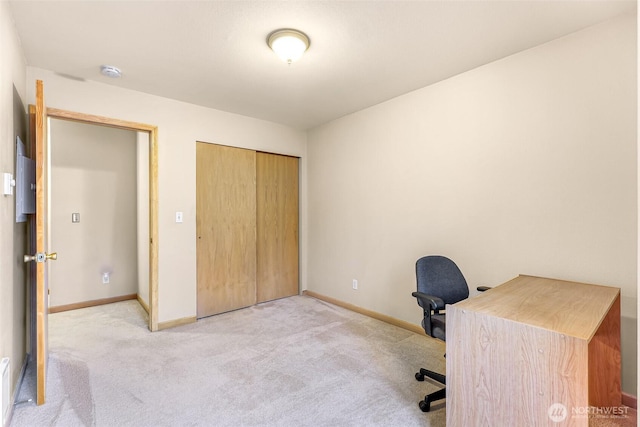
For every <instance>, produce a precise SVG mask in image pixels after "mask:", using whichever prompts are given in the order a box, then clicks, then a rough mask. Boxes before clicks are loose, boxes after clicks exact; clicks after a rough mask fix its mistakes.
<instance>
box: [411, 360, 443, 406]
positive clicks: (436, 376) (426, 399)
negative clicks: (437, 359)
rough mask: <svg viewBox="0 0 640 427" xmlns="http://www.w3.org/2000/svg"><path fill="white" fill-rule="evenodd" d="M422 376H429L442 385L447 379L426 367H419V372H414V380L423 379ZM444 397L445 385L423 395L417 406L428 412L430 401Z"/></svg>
mask: <svg viewBox="0 0 640 427" xmlns="http://www.w3.org/2000/svg"><path fill="white" fill-rule="evenodd" d="M424 377H429V378H431V379H433V380H436V381H437V382H439V383H440V384H443V385H445V384H446V383H447V379H446V377H445V376H444V375H442V374H439V373H437V372H433V371H430V370H428V369H423V368H420V372H416V380H418V381H424ZM445 397H447V389H446V387H445V388H443V389H440V390H438V391H434V392H433V393H429V394H427V395H426V396H425V397H424V400H421V401H420V402H418V406H419V407H420V409H421V410H422V412H429V410H430V409H431V402H435V401H436V400H441V399H444V398H445Z"/></svg>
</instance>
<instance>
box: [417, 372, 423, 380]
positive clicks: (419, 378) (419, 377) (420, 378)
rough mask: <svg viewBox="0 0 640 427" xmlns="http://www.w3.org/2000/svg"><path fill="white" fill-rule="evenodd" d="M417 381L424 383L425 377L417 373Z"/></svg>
mask: <svg viewBox="0 0 640 427" xmlns="http://www.w3.org/2000/svg"><path fill="white" fill-rule="evenodd" d="M416 379H417V380H418V381H424V375H422V374H421V373H420V372H416Z"/></svg>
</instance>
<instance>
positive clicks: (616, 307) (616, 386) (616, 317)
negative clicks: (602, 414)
mask: <svg viewBox="0 0 640 427" xmlns="http://www.w3.org/2000/svg"><path fill="white" fill-rule="evenodd" d="M620 371H621V359H620V295H618V298H616V300H615V301H614V303H613V305H612V306H611V309H610V310H609V312H608V313H607V315H606V317H605V318H604V320H603V321H602V323H601V324H600V327H599V328H598V330H597V331H596V333H595V335H594V336H593V338H592V339H591V341H590V342H589V404H590V405H592V406H597V407H601V408H604V407H617V406H620V405H621V402H622V392H621V390H622V383H621V378H620Z"/></svg>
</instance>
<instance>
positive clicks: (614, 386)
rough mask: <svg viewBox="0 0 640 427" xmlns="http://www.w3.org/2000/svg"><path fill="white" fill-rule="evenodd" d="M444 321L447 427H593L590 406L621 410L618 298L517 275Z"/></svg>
mask: <svg viewBox="0 0 640 427" xmlns="http://www.w3.org/2000/svg"><path fill="white" fill-rule="evenodd" d="M446 312H447V401H446V402H447V426H451V427H457V426H464V427H466V426H485V425H486V426H507V425H509V426H538V425H544V426H546V425H550V426H573V425H576V426H587V425H588V417H587V415H588V413H587V412H585V411H588V410H589V409H588V407H589V406H595V407H619V406H620V404H621V403H620V402H621V388H620V385H621V384H620V289H618V288H611V287H605V286H596V285H587V284H584V283H576V282H567V281H562V280H552V279H543V278H540V277H532V276H519V277H517V278H515V279H513V280H511V281H509V282H507V283H505V284H503V285H500V286H497V287H495V288H493V289H491V290H489V291H487V292H484V293H482V294H480V295H479V296H477V297H474V298H469V299H466V300H464V301H461V302H459V303H457V304H454V305H450V306H447V311H446ZM554 404H561V405H564V408H566V411H567V417H566V419H565V420H564V421H562V422H558V423H556V422H553V421H552V420H551V418H550V416H549V408H550V407H551V406H552V405H554ZM553 410H555V412H554V413H553V415H554V416H560V415H561V410H562V407H560V409H558V405H554V408H553V409H552V412H553ZM558 411H560V412H558ZM576 414H578V415H576ZM580 414H581V415H582V416H580Z"/></svg>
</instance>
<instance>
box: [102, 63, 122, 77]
mask: <svg viewBox="0 0 640 427" xmlns="http://www.w3.org/2000/svg"><path fill="white" fill-rule="evenodd" d="M100 72H101V73H102V75H103V76H107V77H111V78H112V79H119V78H120V77H122V71H120V69H119V68H116V67H114V66H113V65H103V66H102V67H100Z"/></svg>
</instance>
